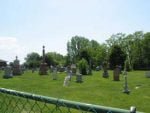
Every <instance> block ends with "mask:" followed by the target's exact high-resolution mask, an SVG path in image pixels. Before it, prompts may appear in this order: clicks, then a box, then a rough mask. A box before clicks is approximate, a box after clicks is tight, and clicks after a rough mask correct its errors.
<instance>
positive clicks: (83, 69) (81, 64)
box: [78, 58, 88, 75]
mask: <svg viewBox="0 0 150 113" xmlns="http://www.w3.org/2000/svg"><path fill="white" fill-rule="evenodd" d="M78 67H79V71H80V73H81V74H82V75H87V68H88V63H87V61H86V60H85V59H84V58H82V59H81V60H80V61H79V63H78Z"/></svg>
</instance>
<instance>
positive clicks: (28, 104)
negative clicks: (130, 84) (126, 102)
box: [0, 88, 130, 113]
mask: <svg viewBox="0 0 150 113" xmlns="http://www.w3.org/2000/svg"><path fill="white" fill-rule="evenodd" d="M0 113H130V111H128V110H122V109H117V108H109V107H102V106H97V105H91V104H86V103H79V102H73V101H67V100H63V99H56V98H50V97H44V96H40V95H34V94H29V93H24V92H18V91H15V90H8V89H4V88H0Z"/></svg>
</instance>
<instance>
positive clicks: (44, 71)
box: [39, 46, 48, 75]
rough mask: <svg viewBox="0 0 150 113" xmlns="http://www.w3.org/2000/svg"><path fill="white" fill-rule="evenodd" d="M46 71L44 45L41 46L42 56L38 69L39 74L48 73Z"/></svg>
mask: <svg viewBox="0 0 150 113" xmlns="http://www.w3.org/2000/svg"><path fill="white" fill-rule="evenodd" d="M47 71H48V66H47V63H46V62H45V46H43V58H42V63H41V65H40V69H39V75H47V74H48V73H47Z"/></svg>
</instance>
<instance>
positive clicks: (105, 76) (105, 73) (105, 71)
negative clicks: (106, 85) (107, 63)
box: [103, 70, 109, 78]
mask: <svg viewBox="0 0 150 113" xmlns="http://www.w3.org/2000/svg"><path fill="white" fill-rule="evenodd" d="M103 77H104V78H108V77H109V74H108V71H107V70H104V72H103Z"/></svg>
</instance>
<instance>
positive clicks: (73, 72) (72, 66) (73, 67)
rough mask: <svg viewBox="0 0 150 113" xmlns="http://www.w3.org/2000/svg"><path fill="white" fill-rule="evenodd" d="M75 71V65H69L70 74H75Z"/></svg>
mask: <svg viewBox="0 0 150 113" xmlns="http://www.w3.org/2000/svg"><path fill="white" fill-rule="evenodd" d="M76 70H77V68H76V65H75V64H72V65H71V71H72V74H73V75H75V74H76Z"/></svg>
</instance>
